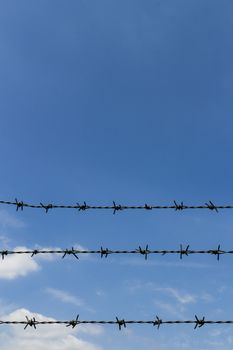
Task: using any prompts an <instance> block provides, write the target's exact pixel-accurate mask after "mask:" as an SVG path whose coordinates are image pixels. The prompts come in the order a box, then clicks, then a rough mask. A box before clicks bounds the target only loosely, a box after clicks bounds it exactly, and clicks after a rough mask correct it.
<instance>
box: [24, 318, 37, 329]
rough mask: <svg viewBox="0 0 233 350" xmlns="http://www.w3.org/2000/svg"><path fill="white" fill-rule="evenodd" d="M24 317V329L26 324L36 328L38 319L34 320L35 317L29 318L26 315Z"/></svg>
mask: <svg viewBox="0 0 233 350" xmlns="http://www.w3.org/2000/svg"><path fill="white" fill-rule="evenodd" d="M26 319H27V323H26V325H25V327H24V329H26V328H27V327H28V326H30V327H34V328H35V329H36V325H37V324H38V321H36V319H35V317H33V318H31V319H29V318H28V317H27V316H26Z"/></svg>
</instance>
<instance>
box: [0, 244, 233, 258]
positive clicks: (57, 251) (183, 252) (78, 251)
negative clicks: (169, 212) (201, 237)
mask: <svg viewBox="0 0 233 350" xmlns="http://www.w3.org/2000/svg"><path fill="white" fill-rule="evenodd" d="M13 254H30V255H31V257H34V256H36V255H38V254H62V259H64V258H65V257H66V256H67V255H73V256H74V257H75V258H76V259H79V257H78V255H77V254H99V255H100V257H101V258H103V257H105V258H107V257H108V256H109V255H111V254H141V255H143V256H144V257H145V260H147V258H148V255H149V254H158V255H166V254H178V255H179V256H180V259H182V258H183V256H184V255H185V256H189V255H191V254H210V255H216V256H217V260H219V258H220V255H222V254H233V250H222V249H221V247H220V244H219V245H218V247H217V249H209V250H191V249H189V245H187V246H186V248H183V245H182V244H180V249H178V250H151V249H149V246H148V244H147V245H146V247H145V248H142V247H141V246H139V248H138V249H134V250H110V249H108V248H105V249H104V248H103V247H101V248H100V249H99V250H84V249H74V248H73V247H72V248H71V249H51V250H47V249H41V250H40V249H33V250H0V256H2V260H4V258H5V257H6V256H8V255H13Z"/></svg>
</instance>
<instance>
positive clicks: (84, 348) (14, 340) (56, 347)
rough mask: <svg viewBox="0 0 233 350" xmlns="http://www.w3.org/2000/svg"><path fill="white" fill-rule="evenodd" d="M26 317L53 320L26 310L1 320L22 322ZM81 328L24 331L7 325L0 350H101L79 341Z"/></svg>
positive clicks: (55, 327) (19, 310)
mask: <svg viewBox="0 0 233 350" xmlns="http://www.w3.org/2000/svg"><path fill="white" fill-rule="evenodd" d="M26 315H27V316H28V317H29V319H30V318H32V317H35V318H36V320H37V321H46V320H49V321H53V320H54V319H52V318H48V317H45V316H43V315H41V314H37V313H31V312H30V311H29V310H26V309H18V310H15V311H14V312H12V313H10V314H9V315H5V316H1V318H2V319H4V320H9V321H13V320H17V321H22V320H25V316H26ZM2 327H3V326H2ZM94 327H95V326H94ZM82 328H83V327H81V326H78V327H76V328H74V329H72V328H71V327H65V325H39V326H37V329H36V330H35V329H34V328H33V327H27V329H26V330H24V329H23V326H21V325H8V326H7V327H4V328H3V330H4V331H2V332H1V333H0V342H1V350H8V349H14V348H17V350H31V349H33V350H47V349H49V350H101V349H102V348H101V347H99V346H97V345H95V344H93V343H91V342H89V341H86V340H83V339H80V337H79V336H78V333H79V332H80V331H81V330H82ZM84 328H86V333H89V334H99V333H98V332H96V333H94V332H93V331H91V329H90V331H89V330H88V326H86V327H84ZM92 329H93V327H92Z"/></svg>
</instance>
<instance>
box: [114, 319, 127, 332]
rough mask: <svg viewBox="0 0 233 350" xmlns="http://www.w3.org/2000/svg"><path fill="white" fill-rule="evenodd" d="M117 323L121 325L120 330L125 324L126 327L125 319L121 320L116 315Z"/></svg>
mask: <svg viewBox="0 0 233 350" xmlns="http://www.w3.org/2000/svg"><path fill="white" fill-rule="evenodd" d="M116 324H118V327H119V331H121V327H122V326H123V327H124V328H126V323H125V320H124V319H122V320H119V319H118V317H116Z"/></svg>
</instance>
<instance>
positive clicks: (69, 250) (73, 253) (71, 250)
mask: <svg viewBox="0 0 233 350" xmlns="http://www.w3.org/2000/svg"><path fill="white" fill-rule="evenodd" d="M75 252H76V250H75V249H74V248H73V247H72V248H71V249H66V250H65V252H64V255H63V256H62V259H64V257H65V256H66V255H73V256H74V257H75V258H76V259H79V257H78V256H77V255H76V253H75Z"/></svg>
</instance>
